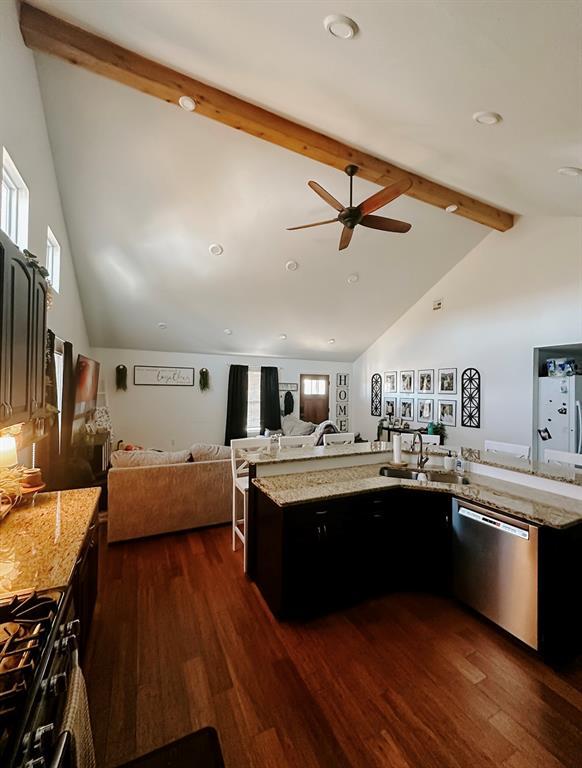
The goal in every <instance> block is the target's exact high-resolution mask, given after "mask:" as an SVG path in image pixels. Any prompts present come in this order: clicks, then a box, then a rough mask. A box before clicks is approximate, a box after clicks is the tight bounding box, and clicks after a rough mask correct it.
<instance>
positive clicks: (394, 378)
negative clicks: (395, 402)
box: [384, 371, 398, 394]
mask: <svg viewBox="0 0 582 768" xmlns="http://www.w3.org/2000/svg"><path fill="white" fill-rule="evenodd" d="M384 392H385V393H386V394H393V393H394V392H398V372H397V371H385V372H384Z"/></svg>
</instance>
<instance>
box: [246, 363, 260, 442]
mask: <svg viewBox="0 0 582 768" xmlns="http://www.w3.org/2000/svg"><path fill="white" fill-rule="evenodd" d="M247 407H248V411H247V434H248V436H249V437H254V436H255V435H258V434H259V432H260V431H261V372H260V371H249V392H248V400H247Z"/></svg>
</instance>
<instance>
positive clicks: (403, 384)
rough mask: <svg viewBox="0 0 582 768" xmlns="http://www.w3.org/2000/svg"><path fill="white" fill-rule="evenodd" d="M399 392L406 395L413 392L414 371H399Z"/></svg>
mask: <svg viewBox="0 0 582 768" xmlns="http://www.w3.org/2000/svg"><path fill="white" fill-rule="evenodd" d="M400 391H401V392H402V394H406V395H411V394H412V393H413V392H414V371H400Z"/></svg>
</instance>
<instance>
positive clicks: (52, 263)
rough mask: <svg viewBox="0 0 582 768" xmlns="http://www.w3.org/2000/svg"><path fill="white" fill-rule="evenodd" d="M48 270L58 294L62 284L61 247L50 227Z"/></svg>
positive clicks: (47, 251)
mask: <svg viewBox="0 0 582 768" xmlns="http://www.w3.org/2000/svg"><path fill="white" fill-rule="evenodd" d="M46 268H47V269H48V273H49V275H48V279H49V282H50V284H51V286H52V287H53V289H54V290H55V291H56V292H57V293H58V292H59V286H60V283H61V246H60V245H59V241H58V240H57V238H56V237H55V236H54V234H53V231H52V229H51V228H50V227H49V228H48V230H47V236H46Z"/></svg>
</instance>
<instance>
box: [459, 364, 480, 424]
mask: <svg viewBox="0 0 582 768" xmlns="http://www.w3.org/2000/svg"><path fill="white" fill-rule="evenodd" d="M461 426H462V427H474V428H475V429H479V428H480V427H481V374H480V373H479V371H478V370H477V369H476V368H465V370H464V371H463V374H462V376H461Z"/></svg>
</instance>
